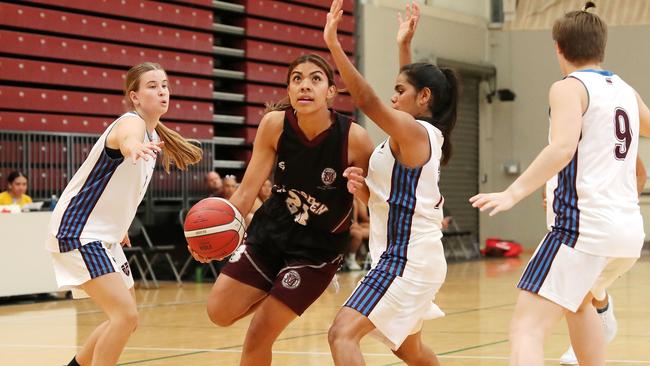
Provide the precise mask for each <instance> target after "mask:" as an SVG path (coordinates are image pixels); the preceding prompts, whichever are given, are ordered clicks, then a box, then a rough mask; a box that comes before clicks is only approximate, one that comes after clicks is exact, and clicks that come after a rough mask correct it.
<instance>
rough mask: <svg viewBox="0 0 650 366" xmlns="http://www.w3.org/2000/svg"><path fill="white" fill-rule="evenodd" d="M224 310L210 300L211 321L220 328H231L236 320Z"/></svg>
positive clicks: (209, 314)
mask: <svg viewBox="0 0 650 366" xmlns="http://www.w3.org/2000/svg"><path fill="white" fill-rule="evenodd" d="M224 310H225V309H223V308H222V307H221V306H220V305H219V303H218V302H216V301H210V300H208V306H207V312H208V317H209V318H210V321H212V322H213V323H214V324H215V325H218V326H220V327H229V326H231V325H232V324H233V323H234V322H235V318H234V317H233V316H232V315H231V314H230V313H229V312H227V311H224Z"/></svg>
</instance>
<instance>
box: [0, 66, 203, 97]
mask: <svg viewBox="0 0 650 366" xmlns="http://www.w3.org/2000/svg"><path fill="white" fill-rule="evenodd" d="M125 75H126V70H114V69H107V68H101V67H89V66H77V65H72V64H62V63H54V62H44V61H33V60H22V59H14V58H5V57H0V80H11V81H22V82H33V83H40V84H54V85H67V86H83V87H89V88H97V89H108V90H119V91H122V90H124V77H125ZM169 79H170V80H169V81H170V84H169V88H170V90H171V92H172V93H173V95H180V96H187V97H197V98H204V99H212V91H213V83H212V81H210V80H208V79H198V78H187V77H174V76H172V77H170V78H169Z"/></svg>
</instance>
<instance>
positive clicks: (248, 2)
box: [243, 0, 354, 33]
mask: <svg viewBox="0 0 650 366" xmlns="http://www.w3.org/2000/svg"><path fill="white" fill-rule="evenodd" d="M243 4H244V5H245V6H246V13H247V14H249V15H255V16H259V17H263V18H272V19H276V20H278V21H281V22H290V23H299V24H304V25H309V26H312V27H318V28H322V27H323V26H324V25H325V22H326V20H327V12H328V10H324V9H319V8H313V7H309V6H302V5H296V4H288V3H285V2H280V1H275V0H245V1H244V2H243ZM339 30H340V31H343V32H350V33H352V32H354V17H353V16H351V15H347V14H345V15H343V20H342V21H341V23H340V24H339Z"/></svg>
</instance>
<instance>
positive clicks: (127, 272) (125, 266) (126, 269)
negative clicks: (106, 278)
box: [121, 262, 131, 276]
mask: <svg viewBox="0 0 650 366" xmlns="http://www.w3.org/2000/svg"><path fill="white" fill-rule="evenodd" d="M121 268H122V272H124V274H125V275H127V276H130V275H131V268H129V262H125V263H124V264H123V265H122V266H121Z"/></svg>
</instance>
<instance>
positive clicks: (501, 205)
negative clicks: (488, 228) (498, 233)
mask: <svg viewBox="0 0 650 366" xmlns="http://www.w3.org/2000/svg"><path fill="white" fill-rule="evenodd" d="M469 202H470V203H471V204H472V207H476V208H478V209H480V210H481V212H484V211H486V210H490V212H489V214H490V216H494V215H496V214H497V213H499V212H501V211H507V210H509V209H511V208H512V206H514V205H515V203H516V201H515V199H514V197H513V196H512V194H510V193H509V192H508V191H503V192H499V193H479V194H477V195H476V196H474V197H472V198H470V199H469Z"/></svg>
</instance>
